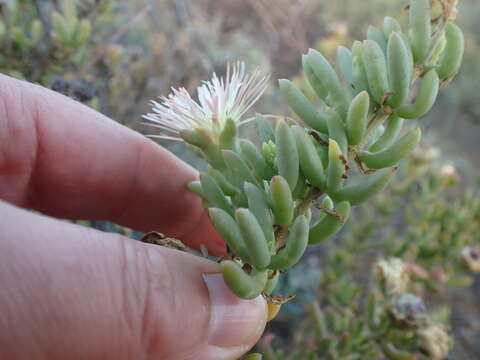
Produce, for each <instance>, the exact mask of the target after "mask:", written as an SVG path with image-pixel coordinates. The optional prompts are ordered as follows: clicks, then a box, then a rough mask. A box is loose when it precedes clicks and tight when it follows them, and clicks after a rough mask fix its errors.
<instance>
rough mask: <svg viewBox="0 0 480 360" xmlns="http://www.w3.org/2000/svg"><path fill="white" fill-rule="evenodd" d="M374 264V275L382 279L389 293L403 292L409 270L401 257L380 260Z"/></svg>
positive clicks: (408, 277)
mask: <svg viewBox="0 0 480 360" xmlns="http://www.w3.org/2000/svg"><path fill="white" fill-rule="evenodd" d="M374 266H375V267H374V269H375V274H376V276H377V277H378V279H379V280H381V281H383V283H384V284H385V288H386V290H387V291H388V293H389V295H398V294H401V293H403V292H405V290H406V289H407V286H408V282H409V280H410V272H409V269H408V267H407V265H406V264H405V263H404V262H403V261H402V260H401V259H398V258H389V259H387V260H380V261H378V262H377V263H376V264H375V265H374Z"/></svg>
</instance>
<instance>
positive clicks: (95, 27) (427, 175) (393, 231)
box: [0, 0, 480, 359]
mask: <svg viewBox="0 0 480 360" xmlns="http://www.w3.org/2000/svg"><path fill="white" fill-rule="evenodd" d="M406 5H407V2H406V1H405V0H363V1H358V0H336V1H327V0H135V1H134V0H118V1H112V0H0V12H1V19H0V20H1V21H0V71H1V72H2V73H5V74H8V75H10V76H13V77H16V78H20V79H25V80H28V81H32V82H35V83H39V84H42V85H44V86H46V87H49V88H51V89H53V90H56V91H59V92H62V93H64V94H66V95H68V96H71V97H73V98H75V99H76V100H78V101H81V102H83V103H85V104H86V105H88V106H91V107H93V108H95V109H97V110H98V111H100V112H102V113H104V114H106V115H107V116H109V117H111V118H112V119H114V120H116V121H118V122H120V123H122V124H124V125H126V126H128V127H131V128H133V129H135V130H138V131H140V132H142V133H145V134H152V133H153V132H152V129H151V128H148V127H146V126H144V125H142V124H141V122H142V121H141V116H142V115H143V114H145V113H147V112H149V111H150V105H149V101H150V100H151V99H157V98H158V96H160V95H167V94H168V93H169V92H170V88H171V87H174V88H178V87H185V88H187V89H188V90H189V91H190V92H191V93H194V92H195V89H196V87H197V86H199V84H200V82H201V81H202V80H206V79H210V78H211V75H212V73H213V72H216V73H217V74H218V75H222V74H223V73H224V72H225V69H226V64H227V63H229V62H234V61H237V60H242V61H245V62H246V63H247V64H248V66H249V67H251V68H254V67H257V66H258V67H260V68H261V70H262V71H263V72H265V73H267V72H268V73H271V86H270V87H269V88H268V90H267V91H266V93H265V95H264V96H263V97H262V98H261V100H260V101H259V103H258V104H257V106H256V107H255V111H257V112H261V113H264V114H274V115H292V114H291V113H290V111H289V109H288V108H287V107H286V106H285V103H284V102H283V101H282V99H281V97H280V95H279V92H278V90H277V88H278V86H277V80H278V79H280V78H289V79H293V80H294V81H295V82H296V83H297V85H299V86H300V87H302V88H303V89H304V90H305V92H307V93H310V94H311V95H312V100H314V97H313V94H312V91H311V90H310V89H309V88H308V85H307V83H306V81H305V79H304V77H303V74H302V71H301V54H302V53H304V52H306V51H307V49H308V48H309V47H313V48H316V49H317V50H319V51H321V52H322V53H323V54H325V55H326V56H327V57H328V58H330V59H331V60H333V61H334V60H335V57H336V47H337V46H338V45H344V46H348V47H350V46H351V44H352V42H353V40H362V39H364V38H365V37H366V31H367V27H368V25H374V26H377V27H381V25H382V23H383V17H384V16H385V15H390V16H393V17H396V18H398V19H399V20H400V21H401V22H402V23H406V17H407V11H406ZM479 19H480V3H479V2H478V1H476V0H461V1H460V3H459V18H458V21H457V22H458V24H459V25H460V27H461V28H462V29H463V31H464V33H465V39H466V46H465V48H466V54H465V57H464V64H463V67H462V69H461V71H460V73H459V75H458V76H457V78H456V79H455V80H454V82H453V83H452V84H451V85H450V86H449V87H447V88H445V89H442V90H441V91H440V96H439V99H438V101H437V104H436V105H435V107H434V109H433V110H432V111H430V113H429V114H428V115H427V116H425V117H424V118H423V119H421V121H420V122H421V126H422V127H423V128H424V130H426V131H424V134H426V135H425V138H424V140H423V145H422V149H420V150H419V151H418V152H417V154H416V156H415V157H414V158H413V160H409V161H408V163H406V164H405V165H404V166H403V170H402V171H401V173H400V174H399V175H398V176H397V179H396V181H395V184H394V185H392V189H390V190H389V191H388V192H385V193H384V194H382V195H381V196H380V197H379V198H378V199H376V201H375V202H373V203H372V204H367V205H366V206H362V207H360V208H358V209H357V210H356V212H355V214H354V216H353V219H352V220H351V221H350V223H349V225H348V226H347V227H346V228H345V229H344V230H343V231H342V233H341V234H340V235H339V236H338V239H337V240H336V241H335V242H334V245H331V244H330V245H327V246H319V247H314V248H313V249H312V250H310V254H309V256H308V257H307V259H306V260H305V261H304V262H303V263H302V264H301V265H300V266H299V267H297V269H296V270H295V269H294V270H292V271H291V274H289V276H287V281H285V283H283V284H281V286H283V289H284V291H292V292H296V293H297V294H298V295H299V296H298V299H297V300H296V301H295V304H292V305H289V304H287V305H288V306H285V307H286V309H285V311H283V313H282V314H283V315H281V316H280V317H279V319H278V320H277V321H275V322H273V323H272V324H271V325H270V327H269V329H268V331H267V332H269V333H271V335H268V337H267V338H266V339H267V340H265V341H264V342H263V347H264V348H268V347H269V346H270V344H274V345H275V346H274V347H278V348H280V349H282V348H286V347H288V346H289V345H287V344H293V345H295V344H296V345H298V346H300V345H301V346H303V345H304V342H302V341H304V340H299V336H298V334H300V333H301V330H299V329H302V328H301V326H303V325H301V324H303V323H304V322H303V319H304V317H305V316H306V313H305V308H306V307H307V305H308V304H310V303H311V302H312V301H315V299H316V301H318V302H319V303H320V304H326V306H327V307H328V306H330V305H331V304H332V303H333V302H334V300H333V299H332V298H331V297H332V296H333V295H332V296H330V295H329V296H326V295H325V293H327V292H329V293H330V294H336V293H337V294H339V293H343V294H345V293H348V291H350V290H352V289H353V290H355V289H357V288H358V287H362V284H365V283H366V281H367V280H366V279H365V278H362V277H358V276H355V275H354V274H355V272H358V270H359V269H360V270H362V269H365V268H369V267H370V266H371V264H372V263H373V262H374V260H375V259H376V258H378V257H379V256H396V257H401V258H402V259H403V260H404V261H407V262H408V263H409V264H412V266H413V265H415V266H418V268H420V269H422V270H423V271H424V273H421V272H419V273H418V274H416V275H415V276H414V278H415V279H414V280H415V283H416V286H417V287H416V289H415V292H418V293H419V294H421V295H423V296H426V294H427V295H428V296H426V297H427V298H428V301H427V305H428V306H429V308H430V307H431V308H432V309H437V310H436V311H437V312H438V313H439V314H440V315H441V317H443V319H444V321H445V323H447V324H448V325H449V326H450V328H451V329H452V333H453V337H454V340H455V347H454V350H453V352H452V355H451V356H452V357H451V359H478V358H480V341H478V339H480V297H479V296H480V278H479V277H478V276H475V275H474V272H475V271H478V270H479V268H475V267H474V266H471V264H470V265H469V263H468V261H466V260H465V257H462V255H461V254H462V251H463V253H464V252H465V248H469V249H476V247H478V246H479V245H480V224H479V221H480V204H478V201H477V200H478V192H477V188H478V182H477V177H478V168H479V166H480V156H479V155H480V141H478V139H479V137H480V101H479V100H480V97H479V92H480V86H479V85H478V82H479V79H480V61H479V56H480V22H479ZM246 131H248V128H247V129H246ZM162 145H164V146H166V147H168V148H169V149H171V150H172V151H174V152H175V153H176V154H177V155H179V156H180V157H182V158H183V159H185V160H186V161H188V162H190V163H192V164H193V165H196V166H201V164H200V163H199V162H198V159H195V158H193V157H192V156H191V155H189V154H188V153H187V152H186V151H185V149H184V148H183V147H182V145H179V144H171V143H163V144H162ZM82 223H83V224H85V225H88V226H94V227H97V228H100V229H102V230H107V231H120V232H124V233H127V234H129V235H133V236H137V237H138V236H139V234H137V233H134V232H132V231H130V230H129V229H123V228H120V227H117V226H116V225H114V224H110V223H106V222H101V221H98V222H82ZM359 244H360V245H361V248H358V246H360V245H359ZM398 244H408V246H403V248H399V246H398ZM419 244H421V245H419ZM353 253H358V254H361V255H360V256H354V255H353ZM477 255H478V256H480V252H479V253H478V254H477ZM326 266H328V267H329V269H333V270H332V271H330V273H329V272H328V271H327V270H328V269H327V270H326ZM417 270H418V269H417ZM327 275H328V276H327ZM417 275H418V276H417ZM342 281H344V282H345V284H346V285H345V287H342V286H343V285H342V286H340V285H339V284H343V282H342ZM285 289H286V290H285ZM349 289H350V290H349ZM353 290H352V291H353ZM357 290H358V289H357ZM357 290H355V291H353V293H352V296H351V297H347V298H345V299H343V300H342V301H343V303H344V305H342V306H344V307H345V306H346V307H348V306H350V305H351V304H353V303H355V302H356V301H357V300H358V299H360V298H361V295H358V293H361V291H357ZM337 300H338V299H337ZM359 301H361V300H359ZM440 315H439V316H440ZM299 326H300V328H299ZM304 328H306V327H305V326H304ZM304 328H303V329H304ZM307 328H308V326H307ZM302 334H303V333H302ZM305 336H306V335H305ZM302 344H303V345H302ZM272 356H277V357H272V359H277V358H278V359H280V358H281V357H280V355H278V354H277V355H275V354H273V355H272ZM282 359H283V358H282Z"/></svg>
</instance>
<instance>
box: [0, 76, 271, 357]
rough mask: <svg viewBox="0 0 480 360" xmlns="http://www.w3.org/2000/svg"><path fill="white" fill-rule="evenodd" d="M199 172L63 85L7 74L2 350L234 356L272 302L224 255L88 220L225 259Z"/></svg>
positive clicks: (0, 114) (1, 161)
mask: <svg viewBox="0 0 480 360" xmlns="http://www.w3.org/2000/svg"><path fill="white" fill-rule="evenodd" d="M196 176H197V174H196V171H195V170H193V169H192V168H191V167H189V166H188V165H186V164H184V163H182V162H180V161H179V160H178V159H176V158H175V157H174V156H173V155H171V154H170V153H169V152H167V151H165V150H164V149H162V148H161V147H159V146H157V145H155V144H154V143H153V142H151V141H150V140H148V139H146V138H144V137H143V136H141V135H139V134H137V133H135V132H134V131H132V130H130V129H128V128H126V127H123V126H121V125H119V124H118V123H116V122H114V121H112V120H110V119H108V118H106V117H104V116H102V115H100V114H99V113H96V112H94V111H93V110H91V109H89V108H87V107H85V106H82V105H80V104H78V103H76V102H74V101H73V100H71V99H68V98H66V97H64V96H62V95H60V94H57V93H54V92H52V91H50V90H47V89H44V88H41V87H39V86H35V85H32V84H29V83H26V82H20V81H17V80H14V79H11V78H9V77H6V76H3V75H0V199H2V200H4V201H0V229H1V234H2V235H1V240H0V254H1V261H0V285H1V292H0V358H1V359H49V360H52V359H89V360H90V359H167V360H170V359H172V360H173V359H174V360H184V359H185V360H186V359H195V360H203V359H205V360H214V359H215V360H216V359H218V360H222V359H235V358H237V357H238V356H240V355H241V354H243V353H245V352H246V351H247V350H248V349H249V348H251V347H252V346H253V344H254V343H255V342H256V341H257V340H258V338H259V337H260V335H261V333H262V331H263V328H264V326H265V319H266V304H265V301H264V300H263V298H262V297H258V298H256V299H254V300H250V301H247V300H241V299H238V298H236V297H235V296H234V295H233V294H232V293H231V292H230V290H228V288H227V287H226V286H225V284H224V283H223V279H222V276H221V274H218V272H219V267H218V265H217V264H216V263H214V262H211V261H208V260H205V259H202V258H199V257H194V256H192V255H189V254H186V253H181V252H178V251H174V250H170V249H167V248H163V247H160V246H156V245H149V244H144V243H140V242H138V241H134V240H131V239H128V238H126V237H123V236H120V235H118V234H107V233H103V232H100V231H96V230H94V229H90V228H85V227H81V226H78V225H74V224H70V223H67V222H64V221H60V220H57V219H54V218H51V217H47V216H44V215H40V214H36V213H33V212H30V211H27V210H25V209H33V210H36V211H38V212H41V213H43V214H46V215H49V216H54V217H59V218H66V219H108V220H112V221H114V222H116V223H118V224H121V225H125V226H129V227H132V228H135V229H138V230H140V231H150V230H158V231H162V232H164V233H166V234H167V235H169V236H173V237H177V238H180V239H182V240H183V241H184V242H185V243H186V244H188V245H189V246H192V247H198V246H199V245H200V244H205V245H206V246H207V247H208V248H209V250H210V251H211V253H213V254H215V255H221V254H222V253H224V251H225V247H224V244H223V242H222V240H221V239H220V237H219V236H218V234H217V233H216V232H215V231H214V230H213V227H212V226H211V224H210V222H209V220H208V218H207V216H206V215H205V213H204V212H203V208H202V205H201V202H200V199H199V198H197V197H196V196H195V195H193V194H191V193H189V192H188V191H187V190H186V188H185V184H186V183H187V182H188V181H190V180H192V179H194V178H195V177H196Z"/></svg>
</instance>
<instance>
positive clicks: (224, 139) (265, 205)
mask: <svg viewBox="0 0 480 360" xmlns="http://www.w3.org/2000/svg"><path fill="white" fill-rule="evenodd" d="M441 4H442V5H443V8H442V11H440V13H439V14H438V16H436V17H432V9H430V2H429V0H412V1H411V2H410V8H409V13H410V29H409V30H408V35H406V34H405V33H404V32H402V29H401V26H400V24H399V23H398V22H397V21H396V20H395V19H393V18H390V17H387V18H385V25H384V29H383V30H378V31H371V32H370V33H369V38H370V39H368V40H365V41H364V42H355V43H354V44H353V47H352V50H348V49H346V48H340V49H339V51H338V54H339V59H338V60H339V61H338V65H339V68H340V70H341V74H342V78H343V82H342V81H341V80H340V77H339V76H338V75H337V72H336V71H335V70H334V68H333V67H332V65H331V64H330V63H329V62H328V61H327V60H326V59H325V57H324V56H322V54H320V53H319V52H317V51H315V50H310V51H309V52H308V54H306V55H304V56H303V58H302V62H303V69H304V71H305V74H306V76H307V78H308V80H309V82H310V85H311V86H312V88H313V90H314V91H315V92H316V94H317V95H318V97H319V98H320V99H321V100H320V101H321V102H322V103H323V105H324V106H323V109H322V110H318V109H317V108H316V107H315V106H314V105H313V104H312V103H311V102H310V101H309V100H308V99H307V97H306V96H305V95H304V94H303V93H302V92H301V91H300V90H299V89H298V88H296V87H295V86H294V85H293V83H291V82H290V81H288V80H280V89H281V92H282V94H283V96H284V98H285V100H286V101H287V103H288V104H289V105H290V107H291V108H292V109H293V111H294V112H295V113H296V114H297V115H298V117H299V118H300V119H301V120H302V121H303V123H305V124H306V125H307V126H308V127H304V126H303V125H301V124H300V123H299V122H297V121H295V120H293V119H286V120H279V121H278V122H277V124H276V126H275V128H274V129H273V128H272V126H271V125H270V123H268V122H267V121H266V120H265V119H264V118H263V117H262V116H260V115H259V116H257V118H256V124H257V128H258V133H259V134H260V136H261V148H260V149H259V148H257V147H256V146H255V145H254V144H253V143H252V142H251V141H250V140H248V139H239V137H238V132H237V129H236V124H235V122H234V121H233V120H228V121H227V123H226V126H225V127H224V128H223V129H219V130H218V131H217V132H216V133H210V132H208V131H207V130H205V129H202V128H198V129H194V130H183V131H182V132H181V136H182V138H183V140H184V141H185V142H186V143H188V144H190V145H192V146H193V147H194V148H195V150H196V151H198V152H199V153H200V154H201V155H202V156H203V157H204V158H205V159H206V160H207V162H208V163H209V170H208V171H206V172H204V173H202V174H201V178H200V181H197V182H193V183H191V184H190V185H189V188H190V189H191V190H192V191H194V192H195V193H197V194H198V195H200V196H201V197H202V198H203V199H204V205H205V207H206V208H207V210H208V214H209V216H210V218H211V220H212V222H213V224H214V225H215V227H216V228H217V230H218V231H219V233H220V234H221V235H222V236H223V238H224V240H225V241H226V243H227V245H228V250H229V251H228V258H227V259H225V260H224V261H222V269H223V275H224V279H225V282H226V283H227V285H228V286H229V287H230V289H231V290H232V291H233V292H234V293H235V294H237V295H238V296H240V297H242V298H246V299H249V298H254V297H256V296H258V295H259V294H261V293H266V294H269V293H270V292H271V290H272V289H273V288H274V286H275V282H276V279H277V277H278V274H279V272H281V271H283V270H285V269H288V268H289V267H291V266H293V265H294V264H295V263H296V262H298V260H299V259H300V258H301V256H302V254H303V253H304V251H305V249H306V247H307V245H308V244H317V243H320V242H323V241H325V240H326V239H328V238H330V237H331V236H332V235H334V234H335V233H336V232H337V231H338V230H339V229H340V228H341V227H342V225H343V224H344V223H345V222H346V221H347V219H348V217H349V214H350V208H351V206H353V205H358V204H360V203H363V202H365V201H366V200H368V199H370V198H371V197H372V196H374V195H375V194H377V193H378V192H380V191H381V190H382V189H383V188H384V187H385V186H386V185H387V183H388V182H389V181H390V180H391V179H392V177H393V175H394V173H395V171H396V169H397V164H398V163H399V161H400V160H402V159H403V158H405V157H407V156H408V155H410V154H411V153H412V152H413V150H414V149H415V147H416V145H417V144H418V142H419V141H420V137H421V133H420V130H419V129H418V128H414V129H411V130H409V131H407V132H406V133H405V134H403V135H401V136H400V133H401V131H402V128H403V125H404V122H405V121H404V120H410V119H416V118H418V117H421V116H422V115H424V114H425V113H426V112H427V111H428V110H429V109H430V108H431V107H432V106H433V104H434V102H435V99H436V97H437V94H438V89H439V87H440V85H441V84H447V83H449V82H450V80H451V79H452V77H453V76H454V75H455V74H456V72H457V71H458V69H459V67H460V63H461V59H462V55H463V35H462V32H461V30H460V29H459V28H458V27H457V26H456V25H455V24H454V23H453V22H452V20H453V19H454V16H453V15H452V14H454V13H455V2H452V1H447V0H445V1H444V2H442V3H441ZM372 29H373V28H372ZM417 83H418V84H417ZM413 89H416V93H415V95H414V92H413ZM412 95H414V96H413V97H414V99H413V101H412V102H410V98H411V97H412ZM355 169H357V174H354V170H355ZM311 207H317V208H318V209H319V211H318V214H317V218H316V219H313V225H310V223H311V222H312V219H311V213H312V212H311V211H310V209H311Z"/></svg>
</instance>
